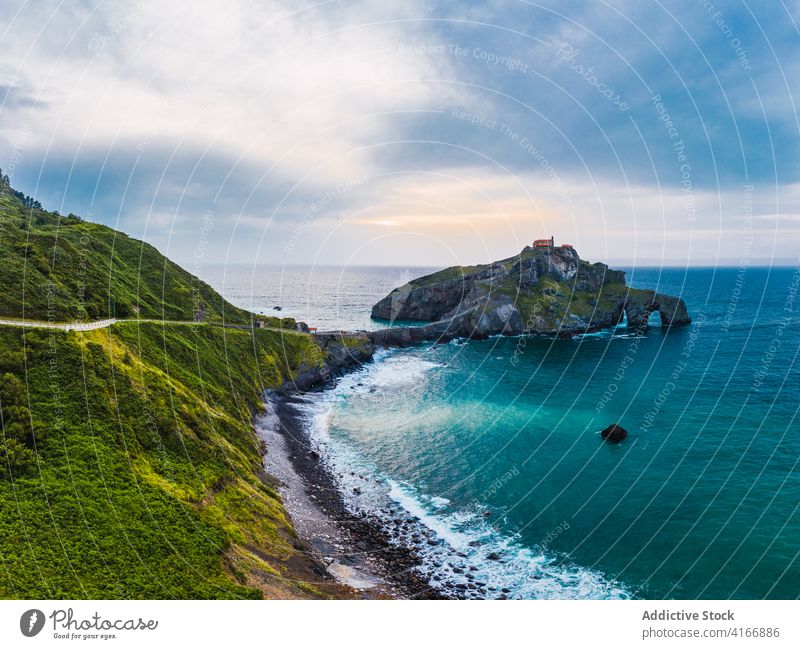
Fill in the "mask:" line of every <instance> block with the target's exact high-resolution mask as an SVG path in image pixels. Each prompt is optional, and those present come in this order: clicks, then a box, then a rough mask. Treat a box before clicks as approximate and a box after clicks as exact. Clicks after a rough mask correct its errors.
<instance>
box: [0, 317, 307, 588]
mask: <svg viewBox="0 0 800 649" xmlns="http://www.w3.org/2000/svg"><path fill="white" fill-rule="evenodd" d="M0 350H1V351H0V373H2V374H3V377H2V382H0V398H1V399H2V403H3V435H4V436H3V441H6V442H7V441H8V440H9V439H12V438H14V439H18V440H20V442H21V443H22V444H24V445H25V446H27V447H29V448H35V458H34V461H33V462H29V463H27V465H26V463H24V462H23V463H22V464H21V465H18V466H15V467H14V468H13V476H10V475H9V469H8V466H7V465H5V463H4V465H5V466H4V467H3V468H2V469H0V597H6V598H8V597H24V598H61V597H70V598H73V597H74V598H120V597H121V598H125V597H134V598H197V597H201V598H215V597H260V596H261V594H262V592H263V593H266V594H267V595H268V596H270V595H271V596H281V597H297V596H309V595H314V594H318V592H317V591H316V590H315V589H314V587H312V586H309V585H306V584H294V583H293V581H292V580H293V579H294V578H295V576H296V575H295V573H293V572H292V570H291V569H290V568H289V567H288V566H289V565H290V564H291V563H292V561H293V560H295V559H296V555H297V551H296V550H295V549H294V547H293V545H292V532H291V528H290V524H289V522H288V521H287V519H286V517H285V512H284V509H283V507H282V505H281V503H280V501H279V499H278V497H277V495H276V493H275V492H274V490H273V489H272V488H271V487H269V486H267V485H265V484H264V483H263V482H262V481H260V480H259V478H258V475H257V472H258V471H259V469H260V466H261V449H260V443H259V441H258V439H257V438H256V436H255V434H254V432H253V429H252V426H251V416H252V414H253V412H254V411H256V410H258V409H259V408H260V407H261V406H260V403H261V402H260V399H259V390H260V389H261V387H269V386H277V385H278V384H280V383H281V382H282V381H284V380H286V379H288V378H290V377H291V376H292V375H293V372H294V370H295V368H297V367H298V366H299V365H300V363H301V362H305V363H306V364H309V363H314V362H321V353H320V351H319V348H318V347H317V346H316V345H315V344H314V342H313V340H312V338H311V337H309V336H305V335H302V334H294V333H288V332H287V333H281V332H273V331H267V330H256V331H255V332H252V333H251V332H245V331H237V330H230V329H222V328H220V327H215V326H212V325H200V326H188V325H167V326H165V327H163V326H161V325H157V324H143V325H135V324H121V325H116V326H114V327H112V328H110V329H106V330H98V331H93V332H88V333H75V332H72V333H64V332H61V331H55V330H40V331H36V330H22V329H20V328H15V327H0ZM12 374H13V375H15V376H17V377H24V382H20V381H19V380H18V379H15V378H14V376H12ZM255 587H257V588H258V589H256V588H255Z"/></svg>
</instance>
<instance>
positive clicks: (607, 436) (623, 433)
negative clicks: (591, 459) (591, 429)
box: [600, 424, 628, 444]
mask: <svg viewBox="0 0 800 649" xmlns="http://www.w3.org/2000/svg"><path fill="white" fill-rule="evenodd" d="M627 436H628V431H627V430H625V429H624V428H623V427H622V426H620V425H619V424H611V425H610V426H609V427H608V428H604V429H603V430H601V431H600V437H602V438H603V439H604V440H606V441H607V442H610V443H612V444H616V443H618V442H621V441H622V440H623V439H625V438H626V437H627Z"/></svg>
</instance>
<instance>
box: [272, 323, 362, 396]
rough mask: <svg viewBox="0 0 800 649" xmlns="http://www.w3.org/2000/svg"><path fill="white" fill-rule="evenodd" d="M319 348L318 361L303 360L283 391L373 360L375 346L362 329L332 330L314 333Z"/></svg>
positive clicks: (306, 386)
mask: <svg viewBox="0 0 800 649" xmlns="http://www.w3.org/2000/svg"><path fill="white" fill-rule="evenodd" d="M311 335H312V336H313V337H314V340H315V342H316V344H317V347H318V348H319V350H320V356H321V357H320V358H318V359H316V360H317V361H318V362H316V363H313V364H312V363H307V362H304V363H301V365H300V367H299V368H298V370H297V372H296V373H295V375H294V377H293V378H292V380H291V381H287V382H286V383H284V385H283V387H282V388H281V392H284V393H286V392H294V391H295V390H300V391H303V390H309V389H311V388H313V387H317V386H320V385H324V384H325V382H326V381H328V380H330V379H332V378H334V377H336V376H339V375H341V374H342V373H344V372H346V371H347V370H349V369H351V368H353V367H357V366H359V365H361V364H363V363H366V362H367V361H370V360H372V355H373V354H374V352H375V346H374V345H373V343H372V341H371V340H370V336H369V334H367V333H366V332H363V331H356V332H352V331H330V332H325V333H314V334H311Z"/></svg>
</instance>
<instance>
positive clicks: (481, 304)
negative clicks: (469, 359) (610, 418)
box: [371, 239, 691, 345]
mask: <svg viewBox="0 0 800 649" xmlns="http://www.w3.org/2000/svg"><path fill="white" fill-rule="evenodd" d="M654 311H658V312H659V314H660V316H661V323H662V325H663V326H675V325H686V324H690V323H691V319H690V317H689V314H688V312H687V310H686V304H685V303H684V301H683V300H682V299H681V298H679V297H674V296H671V295H664V294H662V293H657V292H656V291H652V290H643V289H635V288H631V287H629V286H627V285H626V283H625V272H624V271H621V270H613V269H610V268H609V267H608V266H607V265H606V264H602V263H594V264H592V263H589V262H587V261H584V260H583V259H581V258H580V257H579V256H578V253H577V251H576V250H575V249H574V248H573V247H572V246H570V245H563V246H555V245H554V244H553V240H552V239H544V240H539V241H536V242H535V244H534V246H526V247H525V248H524V249H523V250H522V252H520V253H519V254H518V255H516V256H514V257H509V258H508V259H503V260H501V261H496V262H493V263H491V264H483V265H479V266H453V267H451V268H446V269H444V270H441V271H439V272H436V273H433V274H431V275H426V276H425V277H420V278H418V279H414V280H412V281H410V282H408V283H407V284H405V285H403V286H401V287H399V288H396V289H394V290H393V291H392V292H391V293H389V295H387V296H386V297H384V298H383V299H382V300H381V301H380V302H378V303H377V304H376V305H375V306H374V307H373V308H372V317H373V318H374V319H378V320H384V321H388V322H391V323H393V324H395V323H397V324H402V323H403V322H404V321H416V322H419V321H423V322H428V323H430V324H425V325H418V326H397V327H392V328H390V329H384V330H382V331H378V332H374V333H373V334H372V335H371V338H372V340H373V342H374V343H375V344H385V345H392V344H407V343H411V342H415V341H420V340H430V339H437V338H455V337H465V338H486V337H488V336H492V335H498V334H499V335H521V334H543V335H552V336H573V335H576V334H582V333H587V332H592V331H597V330H600V329H603V328H607V327H613V326H616V325H618V324H620V323H622V322H624V321H626V320H627V324H628V326H630V327H634V328H641V327H643V326H646V325H647V322H648V319H649V317H650V314H651V313H653V312H654Z"/></svg>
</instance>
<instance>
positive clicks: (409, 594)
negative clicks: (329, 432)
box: [255, 388, 447, 599]
mask: <svg viewBox="0 0 800 649" xmlns="http://www.w3.org/2000/svg"><path fill="white" fill-rule="evenodd" d="M321 389H323V388H316V389H315V390H316V391H319V390H321ZM304 394H305V393H302V392H292V393H290V394H279V393H277V392H270V393H268V394H266V395H265V398H264V401H265V405H266V406H267V408H266V410H267V412H266V413H265V414H264V415H261V416H259V417H258V418H257V419H256V421H255V427H256V431H257V433H258V435H259V437H260V438H261V439H262V441H264V443H265V445H266V453H265V456H264V469H265V471H266V472H267V473H268V474H269V475H270V476H272V477H273V478H275V479H276V480H277V481H278V491H279V493H280V495H281V498H282V499H283V503H284V507H285V508H286V511H287V512H288V514H289V517H290V518H291V520H292V524H293V526H294V528H295V531H296V533H297V535H298V537H299V538H300V539H301V541H302V542H303V543H304V544H305V545H306V546H307V547H308V548H309V551H310V553H311V555H312V556H311V558H312V559H313V560H315V561H316V562H317V563H319V564H321V565H322V566H323V567H324V569H325V571H326V573H327V575H328V576H329V577H330V579H331V580H333V581H335V582H337V583H339V584H341V585H343V586H345V587H347V588H349V589H351V590H352V592H353V593H354V597H356V598H361V599H447V598H446V597H445V596H444V595H443V594H442V593H440V592H438V591H437V590H435V589H433V588H432V587H431V586H430V585H429V584H428V583H427V582H426V581H425V579H424V578H423V577H422V576H421V575H420V574H419V572H418V571H417V568H418V567H419V566H420V565H421V559H420V557H419V556H418V555H417V553H416V552H415V550H414V549H413V548H412V547H406V546H403V545H401V544H399V543H398V541H397V540H396V539H392V538H391V537H390V536H389V534H388V533H387V532H386V531H385V530H384V529H383V527H382V526H381V525H380V523H379V521H378V519H377V517H376V518H373V517H371V516H369V514H360V515H354V514H353V513H351V512H350V511H349V510H348V509H347V507H346V505H345V501H344V498H343V494H342V493H341V492H340V487H339V486H338V484H337V482H336V480H335V478H334V476H333V475H332V474H331V473H330V471H329V470H328V468H327V467H326V465H325V463H324V462H323V461H322V458H320V456H319V454H318V453H317V452H316V451H315V450H314V449H313V447H312V445H311V443H310V442H311V440H310V439H309V434H308V431H307V429H306V427H305V425H304V422H303V419H302V417H301V415H300V413H299V412H298V411H297V409H296V408H295V407H294V406H295V405H297V404H302V403H303V402H304V400H305V397H304Z"/></svg>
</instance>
